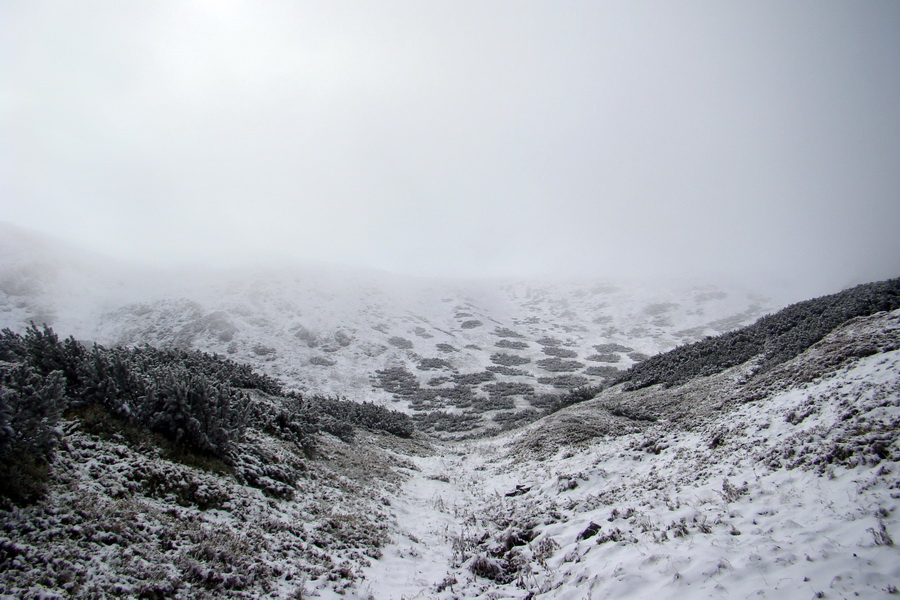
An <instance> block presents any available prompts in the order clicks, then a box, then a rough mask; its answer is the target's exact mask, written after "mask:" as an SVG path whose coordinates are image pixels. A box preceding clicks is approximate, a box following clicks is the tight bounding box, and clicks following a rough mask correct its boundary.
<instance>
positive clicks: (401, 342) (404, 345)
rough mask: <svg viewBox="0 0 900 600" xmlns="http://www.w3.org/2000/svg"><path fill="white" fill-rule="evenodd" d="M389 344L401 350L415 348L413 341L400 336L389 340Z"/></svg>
mask: <svg viewBox="0 0 900 600" xmlns="http://www.w3.org/2000/svg"><path fill="white" fill-rule="evenodd" d="M388 344H390V345H391V346H394V347H396V348H400V349H401V350H411V349H412V347H413V343H412V342H411V341H409V340H408V339H406V338H402V337H400V336H394V337H392V338H390V339H388Z"/></svg>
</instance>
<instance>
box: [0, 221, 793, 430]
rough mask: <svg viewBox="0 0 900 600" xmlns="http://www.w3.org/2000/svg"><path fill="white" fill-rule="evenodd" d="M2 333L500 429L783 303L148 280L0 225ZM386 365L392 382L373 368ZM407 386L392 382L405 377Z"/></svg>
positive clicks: (534, 286)
mask: <svg viewBox="0 0 900 600" xmlns="http://www.w3.org/2000/svg"><path fill="white" fill-rule="evenodd" d="M0 233H4V234H5V235H4V236H0V257H2V260H0V327H9V328H11V329H13V330H14V331H21V330H22V329H24V328H25V327H26V326H27V325H28V323H29V322H31V321H34V322H36V323H37V324H39V325H40V324H41V323H44V322H46V323H47V324H49V325H50V326H51V327H53V329H54V330H55V331H56V332H57V333H59V334H60V335H61V336H63V337H66V336H69V335H72V336H75V337H76V338H77V339H80V340H83V341H96V342H99V343H101V344H104V345H107V346H113V345H119V344H122V345H140V344H151V345H154V346H178V347H184V348H196V349H200V350H204V351H207V352H216V353H218V354H220V355H223V356H227V357H229V358H231V359H233V360H237V361H239V362H244V363H248V364H251V365H253V366H254V367H255V368H257V369H259V370H260V371H262V372H265V373H266V374H269V375H272V376H275V377H278V378H279V379H281V380H283V381H284V382H285V383H286V384H287V385H288V387H290V388H293V389H295V390H298V391H301V392H304V393H312V394H329V395H339V396H345V397H348V398H350V399H353V400H357V401H374V402H376V403H380V404H386V405H389V406H390V407H391V408H394V409H400V410H404V411H407V412H410V413H413V414H416V413H418V414H421V415H427V414H430V413H435V412H437V411H441V412H447V413H451V414H454V415H464V416H466V417H467V418H469V421H468V422H465V421H463V422H462V424H461V425H460V426H459V429H458V430H457V431H452V430H447V429H444V430H441V429H435V430H434V432H435V433H438V434H441V435H444V436H452V435H470V434H471V433H473V432H474V431H475V430H484V429H490V428H494V429H503V428H504V427H507V426H512V425H515V424H516V423H517V416H520V415H523V414H525V413H526V412H527V411H532V412H533V411H541V410H543V408H545V406H546V396H547V395H552V394H562V393H565V392H566V391H568V390H569V389H571V388H574V387H580V386H584V385H595V384H598V383H600V382H602V381H604V379H606V378H608V377H609V376H610V374H614V373H615V372H617V370H619V369H625V368H627V367H628V366H630V365H632V364H634V363H635V362H636V361H639V360H641V359H642V358H644V357H646V356H649V355H653V354H657V353H659V352H662V351H665V350H669V349H671V348H673V347H675V346H677V345H680V344H684V343H688V342H691V341H694V340H697V339H702V338H703V337H705V336H708V335H717V334H719V333H722V332H724V331H728V330H731V329H735V328H737V327H740V326H743V325H747V324H749V323H751V322H753V321H754V320H756V319H757V318H758V317H759V316H761V315H762V314H764V313H766V312H771V311H773V310H775V309H777V308H780V304H779V301H778V300H777V299H773V298H771V297H766V296H762V295H760V294H758V293H755V292H754V291H753V290H749V289H746V288H744V287H741V286H738V285H726V284H718V285H710V284H709V283H708V282H685V281H669V282H666V281H654V282H647V281H612V282H611V281H604V280H602V279H598V280H592V281H557V282H539V281H500V280H492V281H456V280H440V279H425V278H412V277H401V276H397V275H392V274H389V273H383V272H376V271H364V270H354V269H348V268H337V267H330V268H324V267H314V266H302V267H300V266H298V267H291V268H287V267H284V268H275V267H271V268H266V269H237V270H230V271H217V272H209V271H203V272H201V271H196V270H193V271H192V270H185V271H168V272H163V271H153V270H149V269H145V268H139V267H136V266H129V265H124V264H120V263H116V262H114V261H112V260H109V259H105V258H102V257H96V256H89V255H84V254H82V253H79V252H78V251H77V250H76V249H72V248H68V247H66V246H64V245H62V244H60V243H58V242H54V241H53V240H47V239H42V238H40V237H35V236H34V235H33V234H28V233H27V232H22V231H20V230H16V229H15V228H9V227H6V228H5V230H0ZM379 372H381V373H382V374H379ZM398 377H399V378H400V379H397V378H398Z"/></svg>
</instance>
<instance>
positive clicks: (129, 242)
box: [0, 0, 900, 286]
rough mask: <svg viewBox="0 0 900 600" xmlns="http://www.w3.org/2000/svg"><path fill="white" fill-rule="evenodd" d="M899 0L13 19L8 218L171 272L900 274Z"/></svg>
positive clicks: (286, 8) (90, 4)
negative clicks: (280, 268) (258, 264)
mask: <svg viewBox="0 0 900 600" xmlns="http://www.w3.org/2000/svg"><path fill="white" fill-rule="evenodd" d="M898 32H900V2H898V1H896V0H866V1H857V0H852V1H851V0H848V1H846V2H835V1H831V0H814V1H813V0H807V1H800V0H797V1H791V0H776V1H770V2H767V1H757V0H753V1H749V0H748V1H745V2H738V1H733V2H732V1H721V0H710V1H703V2H693V1H688V2H681V1H674V0H661V1H654V2H642V1H635V0H627V1H621V2H608V1H602V0H590V1H585V2H575V1H565V0H563V1H554V2H550V1H541V2H537V1H528V0H516V1H492V0H477V1H468V0H452V1H428V0H409V1H402V2H396V1H390V0H379V1H377V2H374V1H368V0H367V1H358V2H342V1H335V0H328V1H325V0H323V1H321V2H301V1H297V0H285V1H283V2H282V1H253V2H250V1H247V2H241V1H238V0H232V1H228V0H223V1H217V0H205V1H191V0H178V1H160V0H152V1H150V0H146V1H140V2H138V1H128V0H109V1H105V2H98V1H95V0H83V1H79V2H69V1H55V2H46V1H40V0H23V1H9V0H0V210H2V214H0V220H5V221H9V222H12V223H14V224H17V225H20V226H24V227H29V228H33V229H38V230H41V231H44V232H47V233H51V234H54V235H58V236H61V237H65V238H68V239H71V240H76V241H81V242H83V243H85V244H87V245H89V246H91V247H93V248H95V249H98V250H101V251H103V252H107V253H112V254H115V255H116V256H119V257H123V258H132V257H136V258H141V259H143V260H146V261H151V262H162V263H167V262H172V261H191V262H195V263H197V262H199V263H204V262H215V263H216V264H220V265H221V264H235V263H245V262H247V261H248V260H256V259H260V258H262V259H268V258H282V259H283V258H290V259H300V260H304V261H328V262H336V263H347V264H353V265H361V266H371V267H378V268H382V269H387V270H391V271H397V272H405V273H416V274H427V275H450V276H460V275H473V276H484V275H501V274H509V275H529V274H539V273H546V272H551V273H557V274H559V273H563V274H583V275H588V276H607V275H612V276H618V275H621V274H628V273H631V274H637V275H654V274H659V273H669V274H679V275H680V274H684V275H699V276H713V275H718V274H722V273H730V274H733V275H737V276H744V275H748V276H749V275H758V274H765V275H771V276H775V277H781V278H787V279H798V280H809V281H811V282H813V281H815V282H816V283H817V284H820V285H828V286H840V285H843V284H845V283H849V282H853V281H864V280H872V279H879V278H886V277H891V276H898V275H900V33H898Z"/></svg>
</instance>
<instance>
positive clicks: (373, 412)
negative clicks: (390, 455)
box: [309, 396, 414, 437]
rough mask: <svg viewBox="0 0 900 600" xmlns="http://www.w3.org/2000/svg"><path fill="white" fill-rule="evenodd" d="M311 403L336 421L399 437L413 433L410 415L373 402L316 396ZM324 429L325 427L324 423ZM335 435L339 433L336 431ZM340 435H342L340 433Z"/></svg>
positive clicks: (311, 405) (315, 408)
mask: <svg viewBox="0 0 900 600" xmlns="http://www.w3.org/2000/svg"><path fill="white" fill-rule="evenodd" d="M309 404H310V407H311V408H312V410H314V411H316V412H317V413H319V414H321V415H327V416H330V417H332V418H334V419H335V420H336V421H338V422H342V423H345V424H348V425H356V426H359V427H365V428H367V429H372V430H375V431H384V432H387V433H390V434H393V435H396V436H399V437H409V436H411V435H412V434H413V430H414V427H413V423H412V420H411V419H410V417H409V416H408V415H406V414H403V413H401V412H398V411H396V410H390V409H387V408H385V407H383V406H378V405H377V404H374V403H372V402H353V401H351V400H347V399H345V398H330V397H326V396H314V397H313V398H311V399H310V400H309ZM323 429H325V426H324V425H323ZM351 430H352V428H351ZM329 433H334V432H329ZM335 435H338V434H337V433H335ZM351 435H352V434H351ZM338 437H342V436H341V435H338Z"/></svg>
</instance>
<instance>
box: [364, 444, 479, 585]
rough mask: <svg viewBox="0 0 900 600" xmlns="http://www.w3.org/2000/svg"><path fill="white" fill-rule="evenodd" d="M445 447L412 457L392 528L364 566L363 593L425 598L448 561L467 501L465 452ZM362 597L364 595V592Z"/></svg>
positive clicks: (466, 511)
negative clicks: (383, 544)
mask: <svg viewBox="0 0 900 600" xmlns="http://www.w3.org/2000/svg"><path fill="white" fill-rule="evenodd" d="M443 450H445V452H443V453H441V454H438V455H434V456H428V457H417V458H415V459H413V460H414V462H415V463H416V467H418V469H419V470H418V471H412V472H411V477H410V479H409V480H408V481H407V482H406V483H405V484H404V486H403V489H402V491H401V493H400V495H399V497H398V498H397V499H396V501H395V502H394V510H395V513H396V515H397V521H398V532H397V533H396V534H395V536H394V539H393V540H392V543H391V544H389V545H388V546H387V547H385V548H384V556H383V557H382V558H381V559H379V560H378V561H375V562H374V563H373V565H372V567H370V568H369V569H368V570H367V573H366V579H367V582H366V585H365V586H363V588H364V590H363V591H364V592H365V593H366V594H371V597H373V598H377V599H378V600H401V599H403V600H412V599H413V598H428V597H430V596H431V595H432V594H433V593H434V590H435V586H436V585H439V584H440V583H441V582H442V581H444V580H445V579H446V578H447V577H448V574H449V571H450V565H451V564H452V563H453V560H454V540H455V539H458V538H459V536H460V535H461V532H462V530H463V529H464V527H465V523H464V521H465V519H466V517H467V515H469V514H470V507H471V505H472V502H473V497H472V492H473V490H472V488H471V479H470V476H469V475H468V474H469V473H471V469H472V468H473V467H472V464H471V462H472V461H471V457H467V456H462V455H461V454H462V453H454V452H453V448H451V447H447V448H444V449H443ZM364 597H365V596H364Z"/></svg>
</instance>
